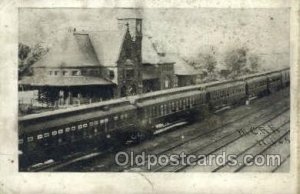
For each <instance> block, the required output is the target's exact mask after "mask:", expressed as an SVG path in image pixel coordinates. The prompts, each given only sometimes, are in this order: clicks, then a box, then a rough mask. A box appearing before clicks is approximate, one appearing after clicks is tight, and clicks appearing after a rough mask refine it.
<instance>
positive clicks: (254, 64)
mask: <svg viewBox="0 0 300 194" xmlns="http://www.w3.org/2000/svg"><path fill="white" fill-rule="evenodd" d="M248 60H249V66H250V70H251V72H252V73H255V72H257V71H258V69H259V67H260V65H261V60H260V57H258V56H257V55H255V54H251V55H250V56H249V58H248Z"/></svg>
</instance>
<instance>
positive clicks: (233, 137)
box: [151, 109, 289, 172]
mask: <svg viewBox="0 0 300 194" xmlns="http://www.w3.org/2000/svg"><path fill="white" fill-rule="evenodd" d="M286 111H288V109H285V110H284V111H282V112H280V113H278V114H276V115H275V116H273V117H272V118H270V119H268V120H267V121H264V122H262V123H260V124H257V125H256V126H255V127H252V128H251V129H250V130H248V131H247V132H245V133H244V134H243V135H240V134H239V132H237V131H235V132H233V133H230V134H227V135H225V136H223V137H221V138H220V139H218V140H215V141H213V142H211V143H210V144H207V145H205V146H204V147H201V148H199V149H195V150H192V151H190V152H189V153H186V155H197V153H200V154H201V155H205V156H208V155H210V154H213V153H215V152H217V151H218V150H220V149H222V148H224V147H226V146H227V145H229V144H231V143H233V142H235V141H237V140H238V139H240V138H242V137H244V136H245V135H247V134H250V133H251V132H253V131H254V130H255V129H257V128H258V127H260V126H262V125H265V124H267V123H269V122H271V121H272V120H275V119H276V118H278V117H279V116H281V115H282V114H283V113H284V112H286ZM287 123H289V120H288V121H284V123H283V124H282V125H280V126H279V127H277V128H276V129H275V130H278V129H279V128H280V127H282V126H284V125H286V124H287ZM287 133H288V132H287ZM270 135H271V134H270ZM285 135H286V134H285ZM266 138H267V137H266ZM255 145H257V143H255V144H254V145H253V146H255ZM253 146H251V147H253ZM203 159H205V158H204V157H200V158H198V159H195V160H193V161H192V162H193V163H195V162H196V163H197V162H198V161H199V160H203ZM188 167H190V165H181V166H180V165H179V166H170V165H166V166H157V167H156V168H154V169H151V171H154V172H180V171H183V170H184V169H186V168H188Z"/></svg>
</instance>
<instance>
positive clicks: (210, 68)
mask: <svg viewBox="0 0 300 194" xmlns="http://www.w3.org/2000/svg"><path fill="white" fill-rule="evenodd" d="M216 66H217V60H216V58H215V56H214V55H212V54H207V55H205V56H204V67H205V69H207V72H208V73H209V74H212V73H213V72H214V71H215V69H216Z"/></svg>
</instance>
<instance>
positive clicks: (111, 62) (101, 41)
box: [88, 30, 126, 66]
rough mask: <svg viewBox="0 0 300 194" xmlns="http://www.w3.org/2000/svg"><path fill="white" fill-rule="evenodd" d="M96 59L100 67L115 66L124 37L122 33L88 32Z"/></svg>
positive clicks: (123, 32)
mask: <svg viewBox="0 0 300 194" xmlns="http://www.w3.org/2000/svg"><path fill="white" fill-rule="evenodd" d="M88 33H89V36H90V39H91V42H92V45H93V47H94V49H95V53H96V55H97V58H98V60H99V62H100V65H102V66H116V65H117V63H116V62H117V61H118V59H119V57H120V53H121V49H122V44H123V42H124V38H125V35H126V30H124V31H121V32H120V31H95V32H88Z"/></svg>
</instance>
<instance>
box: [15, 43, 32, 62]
mask: <svg viewBox="0 0 300 194" xmlns="http://www.w3.org/2000/svg"><path fill="white" fill-rule="evenodd" d="M30 51H31V49H30V47H29V46H27V45H25V44H23V43H19V53H18V56H19V60H21V61H24V60H25V59H26V58H27V56H28V54H29V52H30Z"/></svg>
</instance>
